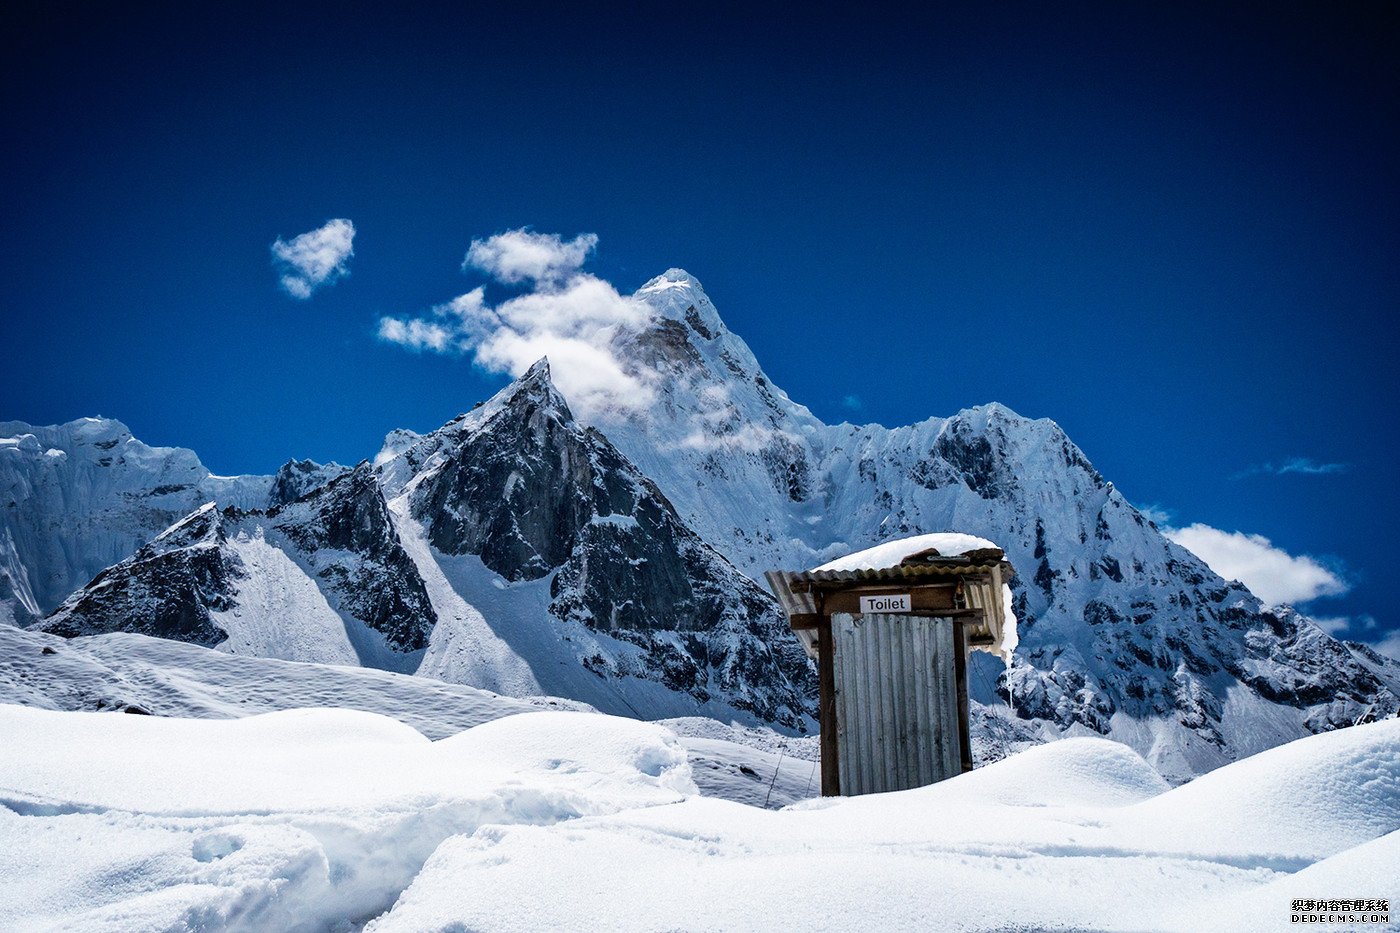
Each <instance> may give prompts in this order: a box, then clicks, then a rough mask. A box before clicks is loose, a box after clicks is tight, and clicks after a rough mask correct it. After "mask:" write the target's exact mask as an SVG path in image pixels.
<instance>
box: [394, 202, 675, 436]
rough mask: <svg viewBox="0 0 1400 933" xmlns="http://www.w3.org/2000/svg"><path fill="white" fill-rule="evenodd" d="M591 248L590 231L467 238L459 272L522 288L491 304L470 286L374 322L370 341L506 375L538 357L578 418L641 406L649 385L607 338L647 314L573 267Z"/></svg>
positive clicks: (593, 237)
mask: <svg viewBox="0 0 1400 933" xmlns="http://www.w3.org/2000/svg"><path fill="white" fill-rule="evenodd" d="M597 242H598V237H597V235H596V234H592V233H584V234H580V235H579V236H577V237H575V238H574V239H572V240H569V241H567V242H566V241H564V240H563V239H562V238H560V237H559V236H558V235H555V234H539V233H532V232H530V231H528V230H511V231H508V232H506V233H501V234H497V235H496V236H493V237H490V238H488V239H486V240H474V241H472V245H471V249H470V250H469V251H468V253H467V262H466V263H465V264H464V265H465V266H466V267H471V268H478V269H481V270H483V271H485V272H487V273H489V274H490V275H492V276H493V277H494V278H495V279H496V280H497V281H499V282H502V283H504V284H519V283H521V282H528V283H530V290H529V291H527V292H525V293H524V294H521V295H516V296H515V297H513V298H510V299H507V300H506V301H503V302H501V303H500V304H497V305H491V304H488V303H487V301H486V295H485V291H484V289H481V288H475V289H473V290H472V291H470V292H467V293H466V294H465V295H460V296H458V297H457V298H454V299H452V300H451V301H449V302H447V303H446V304H442V305H438V306H437V307H435V308H433V309H432V311H431V314H430V316H428V317H423V318H411V319H400V318H392V317H386V318H383V319H381V320H380V322H379V336H380V337H381V338H382V339H384V340H387V341H389V342H392V343H396V344H399V345H401V346H404V347H407V348H409V349H413V350H430V351H434V352H438V353H462V354H468V355H470V356H471V358H472V360H473V362H475V363H476V364H477V365H478V366H481V367H482V368H483V369H486V370H489V371H491V372H499V373H505V374H508V375H511V376H520V375H522V374H523V373H524V372H525V370H527V369H529V368H530V365H531V364H532V363H534V362H535V361H536V360H538V359H539V358H540V357H544V356H547V357H549V361H550V371H551V374H552V378H553V379H554V382H555V384H556V385H557V386H558V387H559V389H560V391H562V392H563V393H564V395H565V397H566V398H567V399H568V400H569V404H570V405H571V406H573V407H574V408H575V409H577V410H578V411H579V412H580V413H582V414H587V415H593V414H596V413H598V412H600V411H603V410H606V409H618V408H624V409H641V408H644V407H645V406H647V405H648V404H650V403H651V401H652V399H653V397H654V389H653V386H652V384H651V379H650V378H649V377H648V376H647V375H645V374H638V373H629V372H627V371H626V370H625V369H624V367H623V365H622V363H621V362H620V360H619V359H618V357H617V355H616V354H615V353H614V352H613V341H614V338H615V337H617V335H618V333H619V332H620V331H622V330H623V329H628V328H636V327H640V326H641V325H643V324H645V323H646V321H647V320H648V319H649V317H650V316H651V311H650V309H649V307H648V306H647V305H646V304H645V303H644V302H642V301H640V300H638V299H636V298H632V297H629V296H625V295H621V294H619V293H618V291H617V289H615V288H613V286H612V285H611V284H609V283H608V282H605V281H603V280H602V279H600V278H598V277H597V276H594V275H590V274H589V273H587V272H583V271H582V270H581V268H580V267H581V266H582V264H583V262H584V260H585V259H586V258H587V256H588V253H589V252H590V251H591V250H592V249H593V247H594V245H595V244H596V243H597Z"/></svg>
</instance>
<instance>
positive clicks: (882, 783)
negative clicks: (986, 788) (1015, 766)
mask: <svg viewBox="0 0 1400 933" xmlns="http://www.w3.org/2000/svg"><path fill="white" fill-rule="evenodd" d="M957 637H959V633H958V630H957V623H956V622H954V621H953V620H952V619H949V618H938V617H932V616H920V615H903V614H901V615H873V614H872V615H859V614H853V613H845V612H838V613H835V614H833V615H832V616H831V650H832V668H833V671H832V673H833V675H834V678H833V679H834V680H835V685H834V686H835V697H834V700H835V702H834V706H835V709H834V714H835V725H836V730H835V731H836V733H837V745H838V748H839V755H838V767H837V769H836V770H837V779H838V781H839V787H840V793H842V794H845V795H848V796H849V795H854V794H870V793H879V792H882V791H892V790H905V789H907V788H911V787H922V786H923V785H925V784H932V783H933V782H935V781H941V780H943V779H945V778H949V777H952V776H954V775H956V774H958V773H959V772H960V771H961V770H962V759H963V755H964V750H963V747H962V746H963V739H962V729H961V728H960V722H959V715H958V713H959V709H958V700H959V698H958V683H957V659H956V645H955V641H954V640H955V638H957ZM830 722H831V721H830V720H828V719H825V717H824V719H823V732H825V731H827V729H828V728H829V723H830ZM823 764H825V762H824V763H823ZM825 770H826V769H825V767H824V768H823V773H825ZM823 790H824V792H826V791H825V788H823Z"/></svg>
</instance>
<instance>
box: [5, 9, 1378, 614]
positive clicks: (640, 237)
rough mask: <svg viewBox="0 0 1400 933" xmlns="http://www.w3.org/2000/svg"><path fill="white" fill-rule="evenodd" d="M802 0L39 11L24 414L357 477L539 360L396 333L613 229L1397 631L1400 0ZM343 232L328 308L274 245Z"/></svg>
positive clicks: (13, 129)
mask: <svg viewBox="0 0 1400 933" xmlns="http://www.w3.org/2000/svg"><path fill="white" fill-rule="evenodd" d="M974 7H975V8H974ZM793 9H795V8H791V7H772V8H767V9H764V8H756V7H752V6H743V5H727V4H706V5H705V8H704V12H680V11H675V10H664V9H663V8H660V7H657V8H654V9H650V10H643V9H639V10H634V11H632V12H630V13H628V14H626V15H624V14H623V13H621V12H616V13H609V12H607V11H600V10H598V9H594V8H588V9H583V8H580V7H579V6H577V5H575V6H569V7H565V6H562V5H560V6H559V7H557V8H553V7H548V6H546V7H537V8H533V9H531V10H530V11H528V12H516V11H515V10H514V8H512V7H509V6H506V5H481V6H468V5H443V6H441V7H436V8H435V7H422V8H419V9H418V10H417V12H415V13H413V14H412V15H405V14H400V13H397V12H394V11H391V10H388V9H385V8H383V7H382V6H381V7H379V8H374V7H369V6H364V7H358V6H356V5H353V4H340V5H335V6H325V7H314V6H295V7H293V8H288V7H287V6H285V5H284V6H276V7H268V8H266V9H265V10H259V9H258V8H256V7H252V6H240V7H237V8H234V7H231V6H230V7H224V8H219V9H212V10H202V9H199V8H191V7H188V6H178V5H168V6H165V5H146V6H144V7H143V9H141V10H139V11H136V10H130V9H125V8H123V7H119V6H117V5H96V4H61V3H46V4H33V3H23V2H22V3H15V4H7V5H6V8H5V10H4V12H3V13H0V17H3V24H4V25H3V28H4V33H5V36H6V48H7V55H6V56H4V57H3V58H4V60H3V62H0V70H2V71H3V81H0V101H2V102H3V103H2V104H0V106H3V108H4V116H5V125H6V127H7V129H8V131H9V134H8V135H9V144H8V145H6V146H5V147H3V148H0V163H3V164H2V165H0V167H3V172H0V185H3V189H4V201H3V203H4V204H5V223H4V224H3V225H0V237H2V238H3V240H0V273H3V274H0V290H3V291H0V296H3V305H0V307H3V309H4V311H3V314H4V317H3V330H0V345H3V347H4V354H3V360H4V365H3V367H0V403H3V404H0V409H3V410H0V418H17V419H21V420H26V421H31V422H42V423H51V422H55V421H61V420H68V419H71V418H74V417H77V416H80V415H87V414H95V413H101V414H104V415H108V416H112V417H118V418H121V419H122V420H124V421H126V422H127V423H128V424H130V425H131V427H132V428H133V430H134V431H135V433H136V434H137V435H138V436H139V437H141V438H143V439H145V440H147V441H149V442H151V443H160V444H179V445H183V446H189V447H192V448H194V449H195V450H197V451H198V452H199V453H200V455H201V457H202V458H203V459H204V460H205V462H206V463H207V464H208V465H209V466H210V467H211V468H212V469H214V470H215V471H217V472H224V473H232V472H244V471H256V472H265V471H269V470H272V469H274V468H275V467H276V466H277V465H278V464H279V463H280V462H281V461H282V460H284V459H286V458H287V457H289V456H306V457H314V458H316V459H320V460H328V459H336V460H340V461H351V462H353V461H355V460H358V459H360V458H362V457H365V456H370V455H372V454H373V452H374V451H375V450H376V449H377V447H378V445H379V442H380V440H381V438H382V436H383V435H384V433H385V432H386V431H388V430H389V429H391V428H394V427H400V426H406V427H412V428H416V429H427V428H431V427H433V426H435V425H437V424H439V423H441V422H443V421H445V420H447V419H448V418H450V417H451V416H453V415H454V414H456V413H457V412H459V411H461V410H464V409H466V408H468V407H470V405H471V404H472V403H473V402H474V401H476V400H478V399H480V398H482V397H484V396H485V395H486V394H488V393H489V392H491V391H492V390H493V389H494V388H495V387H497V386H498V385H499V384H500V383H501V377H499V376H493V375H490V374H486V373H482V372H479V371H476V370H474V369H473V368H472V367H471V366H470V365H469V364H468V363H467V362H465V361H463V360H460V359H451V358H444V357H439V356H433V355H430V354H422V355H414V354H409V353H404V352H402V350H399V349H397V348H395V347H393V346H390V345H387V344H386V343H384V342H382V341H379V340H377V339H376V336H375V330H376V327H377V325H378V321H379V319H380V318H381V317H382V316H384V315H393V316H412V315H415V314H420V313H421V312H423V311H424V310H425V309H427V308H428V307H430V306H431V305H433V304H435V303H438V302H441V301H443V300H445V299H447V298H449V297H451V296H453V295H457V294H460V293H462V292H463V291H465V290H466V289H467V288H469V287H470V286H471V285H472V284H475V283H474V282H473V281H472V280H471V279H470V278H468V277H466V276H464V275H463V273H462V271H461V264H462V260H463V255H464V253H465V251H466V249H467V247H468V244H469V243H470V242H471V241H472V240H473V239H474V238H479V237H485V236H489V235H491V234H494V233H499V232H501V231H504V230H509V229H513V228H518V227H522V226H531V227H533V228H534V229H536V230H539V231H548V232H558V233H561V234H564V235H565V236H568V237H572V236H574V235H576V234H579V233H585V232H586V233H595V234H597V236H598V245H597V249H596V252H595V255H594V259H593V260H592V261H591V263H590V266H589V268H590V269H591V270H592V271H593V272H595V273H596V274H598V275H600V276H603V277H604V278H606V279H608V280H609V281H612V282H613V283H615V284H616V285H617V286H618V287H619V288H620V289H623V290H624V291H627V290H630V289H632V288H635V287H636V286H637V285H640V284H641V283H642V282H644V281H645V280H647V279H648V278H650V277H651V276H653V275H655V274H657V273H659V272H661V271H662V270H664V269H666V268H668V267H670V266H682V267H684V268H686V269H688V270H689V271H690V272H692V273H694V274H695V275H696V276H698V277H699V278H700V279H701V280H702V281H703V282H704V283H705V286H706V289H707V291H708V292H709V293H710V295H711V297H712V298H713V299H714V301H715V303H716V305H717V306H718V308H719V309H720V312H721V313H722V314H723V315H724V316H725V318H726V320H727V321H728V323H729V324H730V326H731V327H732V328H733V329H734V330H736V331H737V332H739V333H740V334H742V335H743V336H744V337H745V338H746V339H747V340H748V341H749V343H750V344H751V346H752V347H753V348H754V351H755V353H756V355H757V356H758V357H759V359H760V360H761V361H762V362H763V364H764V366H765V367H766V369H767V370H768V372H769V373H770V375H771V376H772V377H773V379H774V380H775V381H776V382H777V383H778V384H780V385H782V386H783V387H785V388H786V389H787V390H788V391H789V393H790V394H791V395H792V396H793V397H794V398H796V399H798V400H800V401H803V402H805V403H806V404H808V405H809V406H810V407H811V408H812V409H813V410H814V411H815V412H816V413H817V414H818V415H819V416H821V417H823V418H824V419H826V420H831V421H835V420H842V419H851V420H860V421H864V420H869V421H878V422H881V423H884V424H901V423H908V422H911V421H916V420H919V419H922V418H924V417H927V416H929V415H933V414H950V413H952V412H954V411H956V410H958V409H959V408H962V407H965V406H968V405H972V404H977V403H980V402H985V401H990V400H994V399H995V400H998V401H1001V402H1004V403H1005V404H1007V405H1009V406H1011V407H1012V408H1014V409H1016V410H1017V411H1020V412H1021V413H1023V414H1026V415H1032V416H1047V417H1052V418H1054V419H1056V420H1057V421H1059V422H1060V423H1061V424H1062V425H1063V426H1064V427H1065V429H1066V430H1067V431H1068V432H1069V434H1070V436H1071V437H1073V438H1074V439H1075V440H1076V441H1077V442H1078V443H1079V444H1080V446H1081V447H1083V448H1084V449H1085V451H1086V452H1087V453H1088V455H1089V456H1090V458H1091V459H1092V460H1093V461H1094V463H1095V465H1096V466H1098V467H1099V469H1100V470H1102V471H1103V472H1104V473H1105V474H1106V475H1107V476H1108V477H1110V478H1111V479H1113V480H1114V481H1115V483H1116V484H1117V485H1118V486H1119V488H1120V489H1122V490H1123V492H1124V493H1125V494H1126V495H1127V496H1128V497H1129V498H1130V499H1131V500H1132V501H1134V502H1136V503H1139V504H1142V505H1151V506H1153V507H1155V508H1156V509H1159V510H1162V512H1163V513H1164V515H1165V516H1166V519H1167V520H1169V521H1170V522H1171V523H1172V524H1174V525H1177V526H1183V527H1185V526H1189V525H1192V524H1193V523H1202V524H1204V525H1206V526H1208V527H1209V528H1213V529H1218V530H1220V531H1223V532H1231V533H1233V532H1241V533H1244V534H1248V535H1262V536H1264V537H1266V538H1267V539H1268V540H1269V541H1271V542H1272V544H1273V546H1275V547H1276V548H1278V549H1281V550H1282V551H1284V552H1287V553H1288V554H1291V555H1304V554H1306V555H1313V556H1314V557H1316V558H1317V560H1318V561H1319V562H1321V563H1322V564H1323V565H1325V566H1326V567H1328V568H1330V570H1331V571H1332V572H1333V573H1334V574H1336V575H1337V576H1338V578H1339V579H1341V580H1343V581H1344V583H1345V585H1346V587H1347V592H1346V593H1344V594H1342V595H1335V596H1329V597H1325V598H1320V599H1318V600H1317V601H1316V602H1315V603H1314V604H1313V605H1312V607H1311V608H1312V609H1313V611H1314V612H1315V613H1317V614H1318V615H1322V616H1327V617H1333V618H1338V619H1346V620H1350V625H1351V627H1350V628H1349V629H1348V628H1342V629H1341V631H1342V632H1343V633H1344V634H1350V635H1351V636H1353V637H1363V638H1366V639H1367V640H1379V639H1380V638H1381V637H1382V635H1383V634H1384V633H1385V632H1386V631H1388V630H1391V629H1393V628H1394V625H1395V622H1396V621H1397V620H1400V614H1397V612H1396V610H1397V608H1400V598H1398V597H1397V596H1396V594H1395V593H1394V592H1393V591H1392V590H1391V589H1390V588H1389V587H1388V586H1387V585H1386V584H1385V580H1386V579H1388V577H1389V574H1388V570H1389V567H1390V566H1391V565H1393V564H1394V563H1395V561H1396V560H1397V558H1400V545H1397V544H1396V543H1395V538H1396V535H1395V534H1394V533H1393V531H1394V528H1395V527H1396V524H1397V520H1398V519H1400V508H1397V503H1396V495H1395V488H1394V473H1395V471H1394V468H1393V467H1392V465H1391V464H1393V463H1394V461H1395V459H1396V454H1397V450H1396V448H1397V440H1396V439H1397V437H1400V432H1397V423H1396V421H1397V415H1396V406H1395V402H1396V388H1397V386H1396V376H1395V367H1394V365H1393V363H1392V360H1391V357H1392V356H1393V350H1392V347H1393V346H1394V344H1395V340H1394V320H1395V314H1396V310H1397V303H1398V300H1397V296H1400V264H1397V262H1396V256H1397V255H1400V249H1398V248H1397V247H1400V243H1397V240H1400V217H1397V207H1400V174H1397V173H1396V172H1395V170H1394V167H1393V166H1394V164H1395V163H1396V162H1397V151H1396V150H1397V146H1396V143H1397V136H1398V135H1400V80H1397V79H1398V78H1400V66H1398V65H1397V53H1396V51H1395V49H1396V48H1397V47H1400V42H1397V40H1400V30H1397V24H1396V17H1397V14H1396V12H1395V6H1394V4H1390V3H1351V4H1347V5H1345V7H1344V8H1342V9H1329V8H1327V7H1325V6H1324V5H1321V4H1289V3H1284V4H1268V5H1260V6H1257V7H1256V6H1229V7H1226V8H1223V9H1221V8H1219V5H1218V4H1213V5H1201V6H1196V7H1193V6H1190V5H1183V4H1170V5H1167V4H1159V5H1146V4H1071V5H1054V6H1051V5H1044V4H1026V5H1020V4H1012V5H999V6H996V7H995V8H991V7H987V6H985V5H969V6H968V7H967V8H966V9H963V10H942V9H929V8H926V7H925V8H916V7H910V8H908V9H905V10H899V9H895V8H887V9H885V10H884V11H883V12H882V13H881V14H880V15H878V16H876V15H874V14H872V13H870V12H867V11H862V10H856V9H849V8H848V9H846V10H844V11H839V12H828V11H823V10H821V9H819V8H817V7H806V8H803V9H802V12H801V13H796V12H792V10H793ZM333 218H347V219H349V220H351V221H353V224H354V226H355V230H356V233H355V238H354V256H353V259H352V260H350V263H349V269H350V275H349V276H348V277H345V278H343V279H341V280H339V281H337V282H335V283H334V284H328V285H325V286H323V287H321V288H319V289H318V290H316V291H315V293H314V294H312V295H311V297H310V298H309V299H306V300H298V299H296V298H294V297H292V296H290V295H289V294H288V293H287V292H286V291H285V290H284V289H282V288H280V287H279V284H278V273H277V271H276V270H275V269H274V267H273V263H272V253H271V247H272V245H273V243H274V241H275V240H276V239H278V238H279V237H280V238H283V239H284V241H290V240H291V239H292V238H293V237H295V236H296V235H298V234H301V233H304V232H306V231H310V230H313V229H315V228H318V227H320V226H321V225H322V224H324V223H325V222H326V221H328V220H331V219H333ZM1230 541H1235V544H1237V545H1238V546H1239V547H1242V548H1244V549H1245V550H1246V551H1247V550H1248V545H1249V542H1248V541H1245V542H1244V543H1243V544H1239V541H1238V540H1237V539H1230V540H1229V541H1225V542H1224V544H1225V545H1229V544H1230ZM1256 543H1257V542H1256ZM1367 619H1371V620H1374V621H1373V623H1368V622H1367ZM1337 625H1338V626H1341V625H1343V623H1341V622H1338V623H1337ZM1368 626H1371V627H1368Z"/></svg>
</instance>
